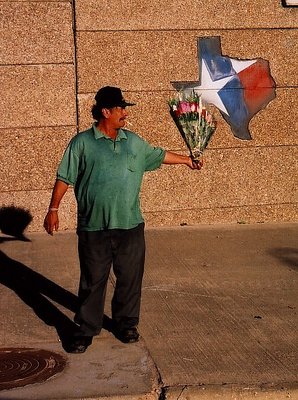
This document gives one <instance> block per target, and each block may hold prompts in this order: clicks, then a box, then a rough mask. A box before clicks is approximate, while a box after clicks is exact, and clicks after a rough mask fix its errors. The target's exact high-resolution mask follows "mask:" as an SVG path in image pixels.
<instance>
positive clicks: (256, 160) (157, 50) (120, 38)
mask: <svg viewBox="0 0 298 400" xmlns="http://www.w3.org/2000/svg"><path fill="white" fill-rule="evenodd" d="M297 12H298V11H297V9H295V8H283V7H282V5H281V1H279V0H272V1H268V0H258V1H255V0H248V1H245V2H243V1H241V0H233V1H232V0H226V1H225V2H223V1H221V0H214V1H213V2H203V1H198V0H185V1H183V2H177V1H167V2H164V1H161V0H151V1H150V2H147V1H145V0H126V1H122V0H109V1H107V0H101V1H98V0H75V1H73V2H70V1H48V0H44V1H30V0H23V1H18V2H15V1H9V0H5V1H0V18H1V25H0V27H1V30H0V35H1V39H0V60H1V61H0V73H1V74H0V76H1V77H0V79H1V109H0V113H1V119H0V124H1V125H0V135H1V139H2V140H1V142H0V143H1V150H0V163H1V172H0V176H1V183H2V184H1V188H0V206H1V205H2V206H3V205H11V204H14V205H15V206H18V207H24V208H27V209H29V210H30V212H31V213H32V215H33V217H34V218H33V222H32V223H31V225H30V228H29V229H30V230H31V231H39V230H42V229H43V228H42V221H43V218H44V215H45V213H46V210H47V207H48V203H49V199H50V195H51V190H52V187H53V184H54V180H55V171H56V168H57V165H58V162H59V160H60V158H61V156H62V153H63V150H64V148H65V146H66V144H67V143H68V141H69V139H70V138H71V137H72V136H73V135H74V134H75V133H76V132H78V131H80V130H83V129H85V128H87V127H89V126H90V124H91V123H92V119H91V116H90V108H91V106H92V104H93V98H94V94H95V92H96V91H97V89H98V88H99V87H101V86H104V85H115V86H119V87H121V88H122V90H123V92H124V94H125V97H127V98H128V99H129V100H132V101H134V102H136V103H137V106H135V107H132V108H131V109H129V111H130V117H129V120H130V122H131V124H132V129H133V130H135V131H136V132H137V133H139V134H140V135H141V136H143V137H144V138H145V139H147V140H148V141H150V142H151V143H153V144H156V145H161V146H163V147H164V148H166V149H168V150H171V151H176V152H182V153H187V152H186V149H185V145H184V143H183V141H182V139H181V138H180V135H179V132H178V131H177V129H176V127H175V125H174V123H173V121H172V120H171V117H170V115H169V112H168V106H167V100H168V98H169V96H171V95H172V94H173V93H174V91H173V87H172V85H171V81H192V80H197V79H198V74H199V71H198V60H197V38H198V37H204V36H220V38H221V46H222V53H223V54H224V55H227V56H230V57H233V58H239V59H255V58H259V57H260V58H264V59H266V60H268V61H269V63H270V69H271V74H272V76H273V78H274V80H275V82H276V99H275V100H273V101H272V102H271V103H269V105H268V106H267V107H266V108H265V109H264V110H262V111H261V112H260V113H258V114H257V115H256V116H255V117H254V118H253V119H252V121H251V123H250V132H251V134H252V137H253V140H251V141H241V140H239V139H237V138H234V136H233V135H232V133H231V130H230V128H229V126H228V125H227V124H226V122H225V121H224V120H223V118H222V117H221V116H220V114H219V113H218V112H217V111H215V113H216V117H217V120H218V127H217V131H216V133H215V135H214V137H213V139H212V141H211V143H210V145H209V148H208V150H207V151H206V154H205V165H204V168H203V169H202V171H200V172H197V171H191V170H189V169H187V168H186V167H183V166H162V168H161V169H159V170H158V171H155V172H153V173H148V174H146V176H145V178H144V184H143V188H142V193H141V200H142V208H143V211H144V216H145V219H146V222H147V226H162V225H180V224H199V223H225V222H235V223H236V222H274V221H276V222H283V221H297V189H296V188H297V186H298V185H297V183H298V182H297V139H298V138H297V100H296V99H297V56H296V55H297V50H298V45H297V38H298V35H297V16H298V14H297ZM75 214H76V207H75V202H74V196H73V192H72V190H71V189H70V190H69V191H68V193H67V194H66V196H65V198H64V200H63V203H62V206H61V211H60V227H61V229H74V228H75V223H76V221H75Z"/></svg>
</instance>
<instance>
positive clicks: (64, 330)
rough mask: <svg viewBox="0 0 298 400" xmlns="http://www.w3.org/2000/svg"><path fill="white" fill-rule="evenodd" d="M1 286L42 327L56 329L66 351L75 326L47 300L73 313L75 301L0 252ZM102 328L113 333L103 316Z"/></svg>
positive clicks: (58, 288)
mask: <svg viewBox="0 0 298 400" xmlns="http://www.w3.org/2000/svg"><path fill="white" fill-rule="evenodd" d="M0 283H2V284H3V285H5V286H7V287H8V288H9V289H11V290H13V291H14V292H15V293H16V294H17V295H18V296H19V298H20V299H21V300H23V302H24V303H25V304H27V305H28V306H29V307H31V308H32V310H33V311H34V312H35V314H36V315H37V316H38V317H39V318H40V319H41V320H42V321H43V322H44V323H45V324H47V325H49V326H54V327H55V328H56V331H57V334H58V336H59V338H60V340H61V343H62V347H63V348H64V350H66V351H67V349H68V346H69V343H70V339H71V338H72V336H73V334H74V332H75V330H76V328H77V325H76V324H75V323H74V322H73V321H72V320H71V319H69V318H68V317H67V316H66V315H65V314H63V312H62V311H60V310H59V309H58V308H57V307H56V306H55V305H54V304H53V303H52V302H51V301H50V300H49V299H51V300H53V301H55V302H56V303H58V304H60V305H61V306H63V307H65V308H67V309H69V310H70V311H73V312H74V313H75V312H76V311H77V308H78V297H77V296H76V295H74V294H73V293H71V292H69V291H68V290H66V289H64V288H62V287H61V286H59V285H57V284H56V283H54V282H53V281H51V280H50V279H48V278H46V277H44V276H43V275H41V274H39V273H38V272H35V271H33V270H32V269H31V268H29V267H27V266H26V265H24V264H22V263H21V262H19V261H16V260H13V259H12V258H10V257H8V256H7V255H6V254H4V253H3V252H2V251H0ZM48 298H49V299H48ZM103 328H104V329H106V330H108V331H110V332H113V325H112V320H111V319H110V318H109V317H108V316H106V315H105V316H104V321H103Z"/></svg>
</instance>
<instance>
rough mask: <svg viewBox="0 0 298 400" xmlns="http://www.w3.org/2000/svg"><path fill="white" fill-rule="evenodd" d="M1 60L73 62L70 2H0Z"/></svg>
mask: <svg viewBox="0 0 298 400" xmlns="http://www.w3.org/2000/svg"><path fill="white" fill-rule="evenodd" d="M0 18H1V20H2V21H3V22H2V26H1V29H0V60H1V64H2V65H3V64H37V63H55V64H57V63H67V62H68V63H73V32H72V9H71V4H70V3H68V2H67V3H66V2H65V3H63V2H61V3H58V2H57V3H45V2H34V3H33V2H26V3H25V2H23V3H19V2H7V3H3V2H2V3H0Z"/></svg>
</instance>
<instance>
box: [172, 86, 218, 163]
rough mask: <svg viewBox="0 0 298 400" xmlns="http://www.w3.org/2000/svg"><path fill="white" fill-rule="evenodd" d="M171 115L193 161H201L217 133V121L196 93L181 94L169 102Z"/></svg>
mask: <svg viewBox="0 0 298 400" xmlns="http://www.w3.org/2000/svg"><path fill="white" fill-rule="evenodd" d="M169 106H170V113H171V115H172V117H173V119H174V121H175V123H176V125H177V128H178V129H179V131H180V133H181V135H182V137H183V139H184V141H185V143H186V145H187V147H188V149H189V151H190V155H191V158H192V159H193V161H195V162H196V161H199V159H200V157H201V156H202V154H203V151H204V150H205V148H206V147H207V145H208V143H209V141H210V139H211V136H212V135H213V133H214V132H215V128H216V121H215V119H214V117H213V116H212V114H211V113H210V112H209V110H208V109H207V108H206V106H205V105H204V104H203V102H202V98H201V96H199V95H198V94H196V93H195V92H194V91H193V92H192V93H191V94H190V95H189V94H187V93H185V92H180V93H178V94H177V96H176V97H175V98H172V99H170V100H169Z"/></svg>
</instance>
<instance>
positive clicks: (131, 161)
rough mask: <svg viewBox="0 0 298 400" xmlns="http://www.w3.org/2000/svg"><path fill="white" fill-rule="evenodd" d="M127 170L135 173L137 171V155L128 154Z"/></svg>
mask: <svg viewBox="0 0 298 400" xmlns="http://www.w3.org/2000/svg"><path fill="white" fill-rule="evenodd" d="M127 169H128V170H129V171H131V172H135V171H136V170H137V155H136V154H127Z"/></svg>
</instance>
